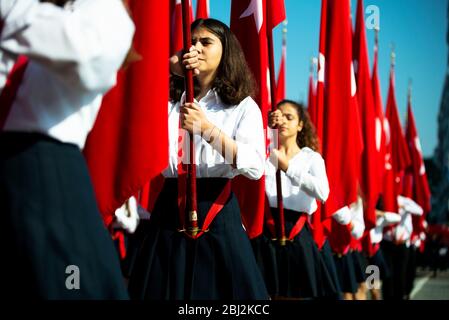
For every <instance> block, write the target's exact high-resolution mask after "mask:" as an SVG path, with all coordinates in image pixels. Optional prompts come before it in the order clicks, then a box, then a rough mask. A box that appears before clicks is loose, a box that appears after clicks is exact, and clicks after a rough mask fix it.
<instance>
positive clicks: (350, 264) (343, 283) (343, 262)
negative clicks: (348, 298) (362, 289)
mask: <svg viewBox="0 0 449 320" xmlns="http://www.w3.org/2000/svg"><path fill="white" fill-rule="evenodd" d="M334 262H335V266H336V268H337V275H338V279H339V280H340V287H341V290H342V291H343V292H345V293H356V292H357V289H358V286H359V285H358V283H357V278H356V275H355V270H354V261H353V259H352V255H351V254H350V253H348V254H345V255H339V254H335V255H334Z"/></svg>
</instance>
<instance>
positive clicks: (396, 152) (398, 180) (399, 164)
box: [383, 66, 411, 212]
mask: <svg viewBox="0 0 449 320" xmlns="http://www.w3.org/2000/svg"><path fill="white" fill-rule="evenodd" d="M385 117H386V119H387V120H388V121H387V122H386V123H387V126H386V137H387V139H386V140H387V141H386V148H387V149H386V157H385V159H386V164H385V170H386V180H385V184H384V193H383V200H384V206H385V208H384V209H385V210H386V211H391V212H398V207H397V196H398V195H399V194H400V192H401V191H402V190H401V187H402V178H403V175H404V172H405V169H407V167H408V166H409V165H410V164H411V160H410V155H409V151H408V146H407V142H406V140H405V137H404V134H403V131H402V126H401V121H400V119H399V113H398V109H397V103H396V97H395V83H394V68H393V66H392V68H391V71H390V85H389V89H388V99H387V108H386V112H385ZM392 180H393V181H392Z"/></svg>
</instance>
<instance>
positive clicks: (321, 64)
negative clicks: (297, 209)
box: [309, 0, 331, 249]
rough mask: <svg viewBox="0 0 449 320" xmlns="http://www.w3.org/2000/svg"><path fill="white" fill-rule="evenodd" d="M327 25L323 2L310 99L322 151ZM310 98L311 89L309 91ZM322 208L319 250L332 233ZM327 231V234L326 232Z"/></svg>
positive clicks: (316, 225) (316, 218)
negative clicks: (315, 68)
mask: <svg viewBox="0 0 449 320" xmlns="http://www.w3.org/2000/svg"><path fill="white" fill-rule="evenodd" d="M326 24H327V0H322V2H321V24H320V42H319V48H318V50H319V55H318V79H317V87H316V96H315V101H314V102H310V99H309V108H310V107H312V109H310V111H309V114H310V118H311V120H312V123H313V124H314V125H315V129H316V133H317V136H318V139H319V141H320V149H322V148H323V145H322V141H323V114H324V113H323V110H324V74H325V65H326V59H325V53H326ZM309 96H310V89H309ZM321 211H322V206H321V203H320V202H319V203H318V208H317V210H316V211H315V212H314V213H313V215H312V226H313V230H312V233H313V239H314V240H315V243H316V244H317V246H318V248H320V249H321V248H322V246H323V245H324V243H325V241H326V233H327V234H329V233H330V229H331V223H330V222H331V220H330V219H327V220H326V221H323V220H325V219H324V218H323V217H322V213H321ZM325 230H326V232H325Z"/></svg>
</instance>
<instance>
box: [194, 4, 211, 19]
mask: <svg viewBox="0 0 449 320" xmlns="http://www.w3.org/2000/svg"><path fill="white" fill-rule="evenodd" d="M209 16H210V9H209V0H198V2H197V4H196V19H200V18H201V19H207V18H209Z"/></svg>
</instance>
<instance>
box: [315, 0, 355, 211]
mask: <svg viewBox="0 0 449 320" xmlns="http://www.w3.org/2000/svg"><path fill="white" fill-rule="evenodd" d="M327 5H328V13H327V26H326V30H327V31H326V33H327V35H326V53H325V56H326V72H325V84H326V86H325V88H324V92H325V97H324V110H323V123H324V125H323V138H322V143H323V157H324V160H325V162H326V171H327V176H328V180H329V186H330V194H329V198H328V200H327V201H326V204H325V205H324V206H323V208H324V218H326V217H330V216H332V214H334V213H335V212H336V211H337V210H339V209H341V208H343V207H344V206H349V205H350V204H351V203H353V202H355V201H356V200H357V193H358V190H357V188H358V176H359V172H360V171H359V167H360V165H359V164H360V156H361V152H362V147H363V145H362V138H361V132H360V124H359V116H358V110H357V107H356V106H357V105H356V104H357V98H356V85H355V79H354V78H353V76H354V75H353V69H352V32H351V22H350V19H349V17H350V10H349V2H348V1H343V2H341V1H338V0H329V1H328V3H327ZM342 146H345V147H344V148H343V147H342Z"/></svg>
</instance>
